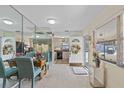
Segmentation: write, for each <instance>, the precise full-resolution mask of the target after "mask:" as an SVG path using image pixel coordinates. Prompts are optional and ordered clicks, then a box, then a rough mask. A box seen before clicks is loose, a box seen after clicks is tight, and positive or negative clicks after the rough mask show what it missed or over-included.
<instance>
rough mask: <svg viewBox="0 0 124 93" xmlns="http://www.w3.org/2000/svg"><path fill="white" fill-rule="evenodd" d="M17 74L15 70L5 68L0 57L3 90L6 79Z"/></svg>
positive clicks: (0, 76)
mask: <svg viewBox="0 0 124 93" xmlns="http://www.w3.org/2000/svg"><path fill="white" fill-rule="evenodd" d="M15 73H17V68H15V67H8V68H5V66H4V64H3V61H2V58H1V57H0V78H3V88H4V87H6V78H7V77H10V76H11V75H13V74H15Z"/></svg>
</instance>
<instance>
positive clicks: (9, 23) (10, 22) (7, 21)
mask: <svg viewBox="0 0 124 93" xmlns="http://www.w3.org/2000/svg"><path fill="white" fill-rule="evenodd" d="M2 21H3V23H5V24H7V25H12V24H13V21H11V20H10V19H2Z"/></svg>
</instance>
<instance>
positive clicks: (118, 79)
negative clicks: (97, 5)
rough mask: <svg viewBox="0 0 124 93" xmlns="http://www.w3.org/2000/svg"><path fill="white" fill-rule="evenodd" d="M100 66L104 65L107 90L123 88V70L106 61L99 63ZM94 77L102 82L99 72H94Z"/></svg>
mask: <svg viewBox="0 0 124 93" xmlns="http://www.w3.org/2000/svg"><path fill="white" fill-rule="evenodd" d="M102 64H104V65H105V74H104V75H105V86H106V87H107V88H124V68H121V67H119V66H117V65H116V64H112V63H108V62H106V61H101V65H102ZM95 77H96V78H97V79H98V80H99V81H100V82H103V77H102V75H101V72H100V70H97V71H96V73H95Z"/></svg>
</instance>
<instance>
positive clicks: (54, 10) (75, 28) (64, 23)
mask: <svg viewBox="0 0 124 93" xmlns="http://www.w3.org/2000/svg"><path fill="white" fill-rule="evenodd" d="M13 7H14V8H15V9H17V10H18V11H19V12H21V13H22V14H23V15H24V16H26V17H27V18H28V19H30V20H31V21H32V22H33V23H35V24H36V25H37V26H38V27H39V28H40V31H44V28H49V30H50V31H52V32H53V33H54V34H55V35H56V36H68V35H69V34H70V33H71V35H81V34H80V33H81V31H82V30H83V29H85V28H86V27H87V26H88V25H89V24H90V23H91V21H93V19H94V18H96V17H97V16H98V15H99V14H100V13H101V12H102V11H103V10H104V9H105V6H102V5H14V6H13ZM47 18H55V19H56V24H54V25H50V24H48V23H47V21H46V20H47ZM66 30H68V31H69V32H65V31H66Z"/></svg>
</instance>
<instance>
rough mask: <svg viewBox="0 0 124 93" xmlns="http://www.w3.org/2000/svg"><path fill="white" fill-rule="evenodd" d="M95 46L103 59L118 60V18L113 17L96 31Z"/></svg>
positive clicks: (114, 61)
mask: <svg viewBox="0 0 124 93" xmlns="http://www.w3.org/2000/svg"><path fill="white" fill-rule="evenodd" d="M95 43H96V45H95V47H96V51H97V53H98V55H99V57H100V58H101V59H103V60H106V61H109V62H112V63H116V62H117V19H116V18H115V19H113V20H111V21H109V22H108V23H106V24H104V25H103V26H101V27H99V28H97V30H96V31H95Z"/></svg>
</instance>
